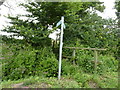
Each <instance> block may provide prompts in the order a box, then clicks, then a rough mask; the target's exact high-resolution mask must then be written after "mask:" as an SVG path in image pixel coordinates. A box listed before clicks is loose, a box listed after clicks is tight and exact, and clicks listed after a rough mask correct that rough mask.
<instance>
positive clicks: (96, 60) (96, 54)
mask: <svg viewBox="0 0 120 90" xmlns="http://www.w3.org/2000/svg"><path fill="white" fill-rule="evenodd" d="M63 48H68V49H73V54H72V57H73V58H74V57H75V50H77V49H82V50H93V51H94V58H95V61H94V63H95V64H94V70H95V73H96V72H97V63H98V52H97V51H103V50H106V49H103V48H101V49H98V48H80V47H63Z"/></svg>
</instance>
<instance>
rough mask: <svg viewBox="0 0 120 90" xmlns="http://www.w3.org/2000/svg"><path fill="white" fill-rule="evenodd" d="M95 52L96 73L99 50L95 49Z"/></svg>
mask: <svg viewBox="0 0 120 90" xmlns="http://www.w3.org/2000/svg"><path fill="white" fill-rule="evenodd" d="M94 52H95V56H94V57H95V66H94V69H95V74H96V72H97V60H98V55H97V50H94Z"/></svg>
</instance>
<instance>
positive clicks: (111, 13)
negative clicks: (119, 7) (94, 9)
mask: <svg viewBox="0 0 120 90" xmlns="http://www.w3.org/2000/svg"><path fill="white" fill-rule="evenodd" d="M100 1H101V2H104V5H105V6H106V9H105V10H104V13H99V15H100V16H102V17H103V18H116V15H115V9H114V2H115V0H109V1H108V0H100ZM7 2H8V3H4V4H5V5H7V4H9V5H10V6H11V7H12V9H9V8H7V7H5V6H4V5H2V6H0V9H1V10H0V14H1V16H0V30H1V29H2V28H3V25H4V26H6V25H7V23H6V22H8V19H6V18H5V17H4V15H7V14H12V15H16V14H25V13H26V12H25V10H24V9H21V8H20V7H18V6H17V4H16V3H18V2H19V3H20V2H25V0H9V1H8V0H7ZM0 33H1V32H0Z"/></svg>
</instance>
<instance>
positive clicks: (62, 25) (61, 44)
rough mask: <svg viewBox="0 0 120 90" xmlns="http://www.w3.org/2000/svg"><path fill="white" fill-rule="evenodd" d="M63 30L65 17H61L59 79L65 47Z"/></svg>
mask: <svg viewBox="0 0 120 90" xmlns="http://www.w3.org/2000/svg"><path fill="white" fill-rule="evenodd" d="M63 28H64V17H63V16H62V17H61V34H60V49H59V71H58V79H59V80H60V78H61V63H62V47H63Z"/></svg>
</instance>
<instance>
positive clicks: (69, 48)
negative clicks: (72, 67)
mask: <svg viewBox="0 0 120 90" xmlns="http://www.w3.org/2000/svg"><path fill="white" fill-rule="evenodd" d="M63 48H69V49H84V50H106V49H104V48H101V49H98V48H80V47H63Z"/></svg>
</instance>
